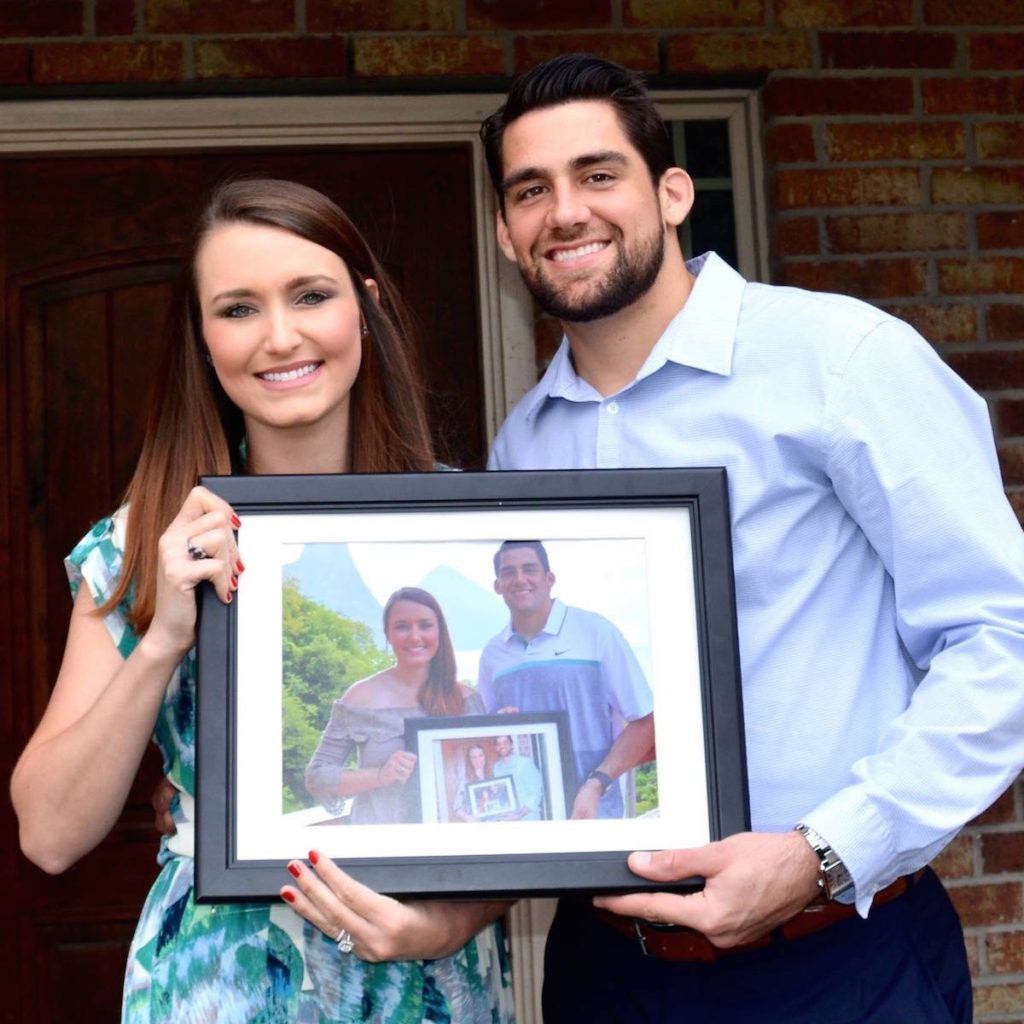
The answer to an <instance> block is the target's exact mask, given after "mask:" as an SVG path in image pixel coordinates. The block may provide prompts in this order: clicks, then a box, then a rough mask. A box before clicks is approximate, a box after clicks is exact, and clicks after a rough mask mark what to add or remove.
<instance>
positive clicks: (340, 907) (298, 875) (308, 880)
mask: <svg viewBox="0 0 1024 1024" xmlns="http://www.w3.org/2000/svg"><path fill="white" fill-rule="evenodd" d="M309 860H310V863H311V864H312V865H313V867H312V869H310V868H309V867H308V866H307V865H305V864H303V863H302V862H301V861H297V860H294V861H292V862H291V863H290V864H289V865H288V871H289V872H290V873H291V875H292V876H293V877H294V878H295V879H296V882H295V885H286V886H283V887H282V889H281V897H282V899H284V900H285V901H286V902H287V903H290V904H291V905H292V906H293V907H294V908H295V910H296V911H297V912H298V913H299V914H301V915H302V916H303V917H304V918H306V920H307V921H310V922H312V923H313V924H314V925H316V927H317V928H319V929H320V930H321V931H322V932H323V933H324V934H325V935H327V936H329V937H330V938H331V939H337V938H338V936H339V935H340V934H341V932H342V931H343V930H344V931H345V932H347V933H348V934H349V935H350V936H351V937H352V941H353V947H352V952H353V953H355V955H356V956H358V957H359V958H360V959H361V960H368V961H371V962H374V963H376V962H379V961H382V960H434V959H437V958H438V957H442V956H449V955H450V954H452V953H454V952H455V951H456V950H458V949H461V948H462V947H463V946H464V945H465V944H466V943H467V942H468V941H469V940H470V939H471V938H472V937H473V936H474V935H476V933H477V932H478V931H480V929H481V928H483V927H484V926H485V925H487V924H490V922H491V921H494V920H496V919H497V918H499V917H500V916H501V915H502V914H503V913H505V911H506V910H507V909H508V907H509V906H510V904H508V903H499V902H491V903H476V902H473V903H452V902H442V901H440V900H419V901H415V902H410V903H399V902H398V900H394V899H391V897H389V896H382V895H381V894H380V893H377V892H374V891H373V890H372V889H369V888H367V887H366V886H365V885H362V884H360V883H359V882H357V881H356V880H355V879H354V878H352V877H351V876H350V875H347V874H346V873H345V872H344V871H342V870H341V869H340V868H339V867H337V865H336V864H335V863H334V862H333V861H332V860H331V859H330V858H329V857H327V856H325V855H324V854H322V853H318V852H317V851H316V850H311V851H310V854H309Z"/></svg>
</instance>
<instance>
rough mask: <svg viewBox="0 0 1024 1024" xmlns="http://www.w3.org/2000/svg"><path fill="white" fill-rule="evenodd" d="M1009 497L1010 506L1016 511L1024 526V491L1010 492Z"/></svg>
mask: <svg viewBox="0 0 1024 1024" xmlns="http://www.w3.org/2000/svg"><path fill="white" fill-rule="evenodd" d="M1007 497H1008V498H1009V499H1010V507H1011V508H1012V509H1013V511H1014V512H1015V513H1016V515H1017V518H1018V519H1019V520H1020V524H1021V526H1022V527H1024V491H1016V492H1014V493H1009V494H1007Z"/></svg>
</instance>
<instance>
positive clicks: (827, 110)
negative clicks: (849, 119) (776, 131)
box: [764, 76, 914, 118]
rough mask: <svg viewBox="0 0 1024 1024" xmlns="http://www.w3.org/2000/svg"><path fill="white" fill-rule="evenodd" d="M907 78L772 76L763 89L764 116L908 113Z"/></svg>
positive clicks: (910, 97)
mask: <svg viewBox="0 0 1024 1024" xmlns="http://www.w3.org/2000/svg"><path fill="white" fill-rule="evenodd" d="M913 109H914V87H913V83H912V82H911V80H910V79H909V78H822V77H820V76H819V77H814V78H772V79H769V81H768V84H767V85H766V86H765V89H764V111H765V117H767V118H773V117H789V116H793V115H806V114H909V113H912V111H913Z"/></svg>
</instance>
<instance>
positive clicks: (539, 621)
mask: <svg viewBox="0 0 1024 1024" xmlns="http://www.w3.org/2000/svg"><path fill="white" fill-rule="evenodd" d="M554 603H555V602H554V599H552V600H551V601H549V602H548V604H547V607H546V608H544V609H541V610H538V611H535V612H531V613H529V614H528V615H520V616H517V615H513V616H512V628H513V629H514V630H515V631H516V632H517V633H518V634H519V635H520V636H521V637H522V638H523V639H524V640H526V641H530V640H532V639H533V638H534V637H535V636H539V635H540V633H541V632H542V631H543V629H544V627H545V626H546V625H547V622H548V616H550V615H551V608H552V607H553V605H554Z"/></svg>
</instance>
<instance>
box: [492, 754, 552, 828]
mask: <svg viewBox="0 0 1024 1024" xmlns="http://www.w3.org/2000/svg"><path fill="white" fill-rule="evenodd" d="M514 749H515V744H514V743H513V742H512V737H511V736H495V737H494V750H495V752H496V753H497V755H498V760H497V761H495V762H494V777H495V778H496V779H499V778H503V777H504V776H509V777H510V778H511V779H512V782H513V783H514V785H515V787H516V801H517V802H518V804H519V807H518V808H517V810H515V811H513V812H512V814H511V817H512V818H516V819H522V820H523V821H540V808H541V804H542V803H543V802H544V782H543V780H542V779H541V776H540V769H539V768H538V767H537V766H536V765H535V764H534V763H533V761H531V760H530V758H528V757H523V755H522V754H514V753H513V752H512V751H513V750H514Z"/></svg>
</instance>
